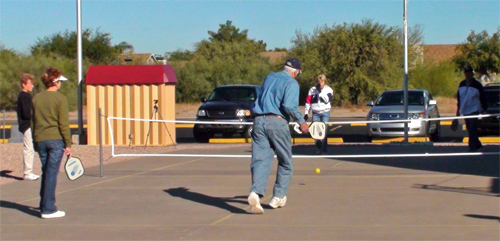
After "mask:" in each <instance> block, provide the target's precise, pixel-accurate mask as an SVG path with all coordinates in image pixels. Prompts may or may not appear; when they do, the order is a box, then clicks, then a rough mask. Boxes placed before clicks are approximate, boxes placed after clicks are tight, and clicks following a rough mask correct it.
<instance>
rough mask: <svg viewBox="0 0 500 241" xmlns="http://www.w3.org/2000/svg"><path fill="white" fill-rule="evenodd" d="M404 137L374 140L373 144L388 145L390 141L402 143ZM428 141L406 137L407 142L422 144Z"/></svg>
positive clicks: (423, 138) (422, 138) (421, 138)
mask: <svg viewBox="0 0 500 241" xmlns="http://www.w3.org/2000/svg"><path fill="white" fill-rule="evenodd" d="M404 139H405V138H404V137H394V138H374V139H373V140H372V142H373V143H388V142H392V141H404ZM424 141H429V137H427V138H425V137H408V142H424Z"/></svg>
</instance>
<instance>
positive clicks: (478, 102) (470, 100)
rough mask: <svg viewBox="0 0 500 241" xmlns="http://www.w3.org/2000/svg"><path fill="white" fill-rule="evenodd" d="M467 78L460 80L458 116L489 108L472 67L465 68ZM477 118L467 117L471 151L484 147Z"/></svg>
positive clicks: (481, 86) (466, 122) (474, 113)
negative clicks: (480, 138) (478, 129)
mask: <svg viewBox="0 0 500 241" xmlns="http://www.w3.org/2000/svg"><path fill="white" fill-rule="evenodd" d="M464 74H465V79H464V80H462V82H460V85H459V87H458V92H457V116H470V115H479V114H480V113H481V112H482V111H483V110H486V109H487V108H488V104H487V103H486V98H485V96H484V89H483V85H482V84H481V83H480V82H479V81H477V80H476V79H475V78H474V70H473V69H472V67H469V66H467V67H465V68H464ZM477 122H478V119H477V118H467V119H465V126H466V127H467V132H468V133H469V151H471V152H474V151H477V150H478V149H480V148H481V147H483V145H482V144H481V141H480V140H479V135H478V131H477Z"/></svg>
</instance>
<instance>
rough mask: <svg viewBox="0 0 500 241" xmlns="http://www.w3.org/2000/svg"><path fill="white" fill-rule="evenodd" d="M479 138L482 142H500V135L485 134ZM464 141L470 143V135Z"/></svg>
mask: <svg viewBox="0 0 500 241" xmlns="http://www.w3.org/2000/svg"><path fill="white" fill-rule="evenodd" d="M479 140H480V141H481V142H482V143H500V136H483V137H479ZM463 142H464V143H468V142H469V137H465V138H464V140H463Z"/></svg>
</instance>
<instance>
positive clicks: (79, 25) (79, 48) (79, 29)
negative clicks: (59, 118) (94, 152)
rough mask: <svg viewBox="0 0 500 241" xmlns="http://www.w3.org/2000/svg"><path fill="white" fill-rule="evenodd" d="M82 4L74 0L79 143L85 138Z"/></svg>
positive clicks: (78, 0) (79, 0)
mask: <svg viewBox="0 0 500 241" xmlns="http://www.w3.org/2000/svg"><path fill="white" fill-rule="evenodd" d="M81 13H82V4H81V0H77V1H76V23H77V27H76V29H77V39H78V40H77V55H78V97H77V98H78V137H79V138H78V142H79V144H81V143H82V142H83V140H84V138H85V135H84V134H83V113H82V112H83V110H82V109H83V103H82V79H83V74H82V14H81Z"/></svg>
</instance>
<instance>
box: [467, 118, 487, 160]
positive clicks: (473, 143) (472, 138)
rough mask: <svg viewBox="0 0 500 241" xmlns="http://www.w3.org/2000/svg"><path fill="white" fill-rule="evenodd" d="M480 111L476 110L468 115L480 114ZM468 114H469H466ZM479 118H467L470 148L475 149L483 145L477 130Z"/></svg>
mask: <svg viewBox="0 0 500 241" xmlns="http://www.w3.org/2000/svg"><path fill="white" fill-rule="evenodd" d="M478 114H479V113H477V112H474V113H470V114H468V115H478ZM466 116H467V115H466ZM477 122H478V119H477V118H467V119H465V126H466V127H467V132H468V133H469V150H472V151H475V150H477V149H479V148H481V147H482V146H483V144H481V141H480V140H479V134H478V131H477Z"/></svg>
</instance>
